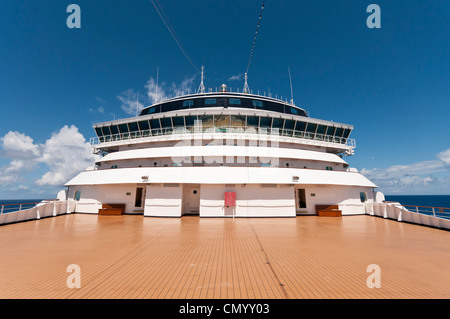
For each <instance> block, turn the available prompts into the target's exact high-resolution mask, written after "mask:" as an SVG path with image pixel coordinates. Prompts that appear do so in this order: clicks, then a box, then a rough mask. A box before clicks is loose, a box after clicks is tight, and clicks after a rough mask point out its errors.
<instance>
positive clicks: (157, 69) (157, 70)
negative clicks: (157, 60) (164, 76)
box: [155, 66, 159, 103]
mask: <svg viewBox="0 0 450 319" xmlns="http://www.w3.org/2000/svg"><path fill="white" fill-rule="evenodd" d="M158 77H159V66H158V67H157V68H156V87H155V103H157V102H158Z"/></svg>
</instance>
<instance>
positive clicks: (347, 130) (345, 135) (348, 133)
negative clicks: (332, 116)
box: [343, 129, 350, 138]
mask: <svg viewBox="0 0 450 319" xmlns="http://www.w3.org/2000/svg"><path fill="white" fill-rule="evenodd" d="M349 135H350V130H349V129H345V130H344V135H343V136H344V138H347V137H348V136H349Z"/></svg>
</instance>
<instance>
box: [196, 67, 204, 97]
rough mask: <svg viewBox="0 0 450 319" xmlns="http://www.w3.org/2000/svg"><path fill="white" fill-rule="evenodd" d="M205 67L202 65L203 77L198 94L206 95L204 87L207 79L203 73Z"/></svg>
mask: <svg viewBox="0 0 450 319" xmlns="http://www.w3.org/2000/svg"><path fill="white" fill-rule="evenodd" d="M204 69H205V68H204V67H203V65H202V77H201V81H200V86H199V87H198V90H197V93H205V86H204V85H203V80H204V78H205V76H204V74H203V71H204Z"/></svg>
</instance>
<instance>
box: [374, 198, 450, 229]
mask: <svg viewBox="0 0 450 319" xmlns="http://www.w3.org/2000/svg"><path fill="white" fill-rule="evenodd" d="M406 207H409V208H410V209H407V208H406ZM423 208H427V209H426V210H424V209H423ZM365 212H366V214H369V215H372V216H378V217H383V218H388V219H394V220H397V221H399V222H409V223H413V224H419V225H425V226H431V227H437V228H442V229H450V213H449V212H450V209H449V208H445V209H442V207H428V206H411V205H402V204H400V203H396V202H394V203H389V202H385V203H367V204H365ZM433 212H434V214H433Z"/></svg>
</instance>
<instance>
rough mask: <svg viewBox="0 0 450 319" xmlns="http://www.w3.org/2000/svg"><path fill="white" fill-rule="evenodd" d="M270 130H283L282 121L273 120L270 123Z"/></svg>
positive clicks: (278, 119)
mask: <svg viewBox="0 0 450 319" xmlns="http://www.w3.org/2000/svg"><path fill="white" fill-rule="evenodd" d="M272 128H275V129H280V130H281V129H282V128H283V119H280V118H274V119H273V122H272Z"/></svg>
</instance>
